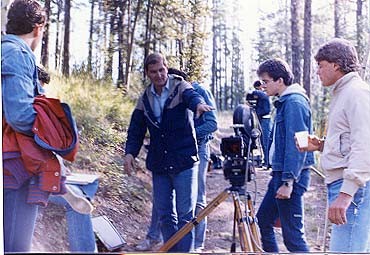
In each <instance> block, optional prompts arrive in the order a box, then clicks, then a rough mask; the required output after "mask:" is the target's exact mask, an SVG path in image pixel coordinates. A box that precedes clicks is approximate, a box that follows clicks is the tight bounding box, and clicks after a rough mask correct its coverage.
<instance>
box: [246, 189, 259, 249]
mask: <svg viewBox="0 0 370 255" xmlns="http://www.w3.org/2000/svg"><path fill="white" fill-rule="evenodd" d="M247 205H248V210H249V213H248V216H249V217H250V219H252V220H251V221H252V222H250V226H251V230H252V235H253V237H254V241H253V248H254V251H258V250H261V246H262V244H261V237H260V233H259V230H258V226H257V223H256V220H255V219H256V214H255V211H254V208H253V204H252V199H251V197H250V195H249V194H248V202H247Z"/></svg>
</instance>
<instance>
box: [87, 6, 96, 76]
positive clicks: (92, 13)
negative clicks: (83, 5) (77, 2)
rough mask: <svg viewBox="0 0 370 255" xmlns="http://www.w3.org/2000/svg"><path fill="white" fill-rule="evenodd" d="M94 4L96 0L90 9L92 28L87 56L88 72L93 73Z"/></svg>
mask: <svg viewBox="0 0 370 255" xmlns="http://www.w3.org/2000/svg"><path fill="white" fill-rule="evenodd" d="M94 6H95V1H94V0H91V9H90V29H89V44H88V48H89V49H88V50H89V52H88V56H87V72H89V73H92V49H93V35H94Z"/></svg>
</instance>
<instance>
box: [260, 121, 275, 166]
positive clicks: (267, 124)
mask: <svg viewBox="0 0 370 255" xmlns="http://www.w3.org/2000/svg"><path fill="white" fill-rule="evenodd" d="M260 124H261V129H262V137H261V142H262V149H263V156H264V163H263V165H264V166H268V146H269V138H270V132H271V128H272V123H271V121H270V119H263V118H262V119H261V120H260Z"/></svg>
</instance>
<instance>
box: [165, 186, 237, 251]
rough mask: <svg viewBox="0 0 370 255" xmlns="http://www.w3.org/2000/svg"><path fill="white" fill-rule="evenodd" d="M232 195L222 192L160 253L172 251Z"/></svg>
mask: <svg viewBox="0 0 370 255" xmlns="http://www.w3.org/2000/svg"><path fill="white" fill-rule="evenodd" d="M229 194H230V191H229V189H226V190H224V191H223V192H221V193H220V194H219V195H218V196H217V197H216V198H215V199H213V200H212V201H211V202H210V203H209V204H208V205H207V206H206V207H205V208H204V209H203V210H201V211H200V212H199V214H198V216H197V217H195V218H193V219H192V220H191V221H190V222H188V223H186V224H185V225H184V226H183V227H182V228H181V229H179V230H178V231H177V232H176V233H175V234H174V235H173V236H172V237H171V238H170V239H169V240H168V241H167V242H165V243H164V244H163V245H162V246H161V247H160V248H159V250H158V251H159V252H167V251H168V250H169V249H171V248H172V247H173V246H174V245H175V244H176V243H177V242H178V241H180V240H181V239H182V238H183V237H184V236H185V235H186V234H187V233H189V232H190V231H191V230H192V229H193V227H194V226H196V225H198V224H199V222H201V221H202V220H203V219H204V218H205V217H206V216H207V215H208V214H210V213H211V212H212V211H213V210H214V209H215V208H216V207H217V206H218V205H219V204H221V203H222V202H223V201H225V200H226V198H228V196H229Z"/></svg>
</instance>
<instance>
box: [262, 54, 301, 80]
mask: <svg viewBox="0 0 370 255" xmlns="http://www.w3.org/2000/svg"><path fill="white" fill-rule="evenodd" d="M263 73H267V74H268V75H269V76H270V77H271V78H272V79H273V80H274V81H277V80H278V79H279V78H282V79H283V81H284V84H285V85H286V86H289V85H292V83H293V78H294V75H293V72H292V70H291V69H290V67H289V65H288V63H287V62H285V61H284V60H282V59H280V58H275V59H268V60H266V61H264V62H263V63H262V64H260V65H259V67H258V69H257V75H258V76H261V75H262V74H263Z"/></svg>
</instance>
